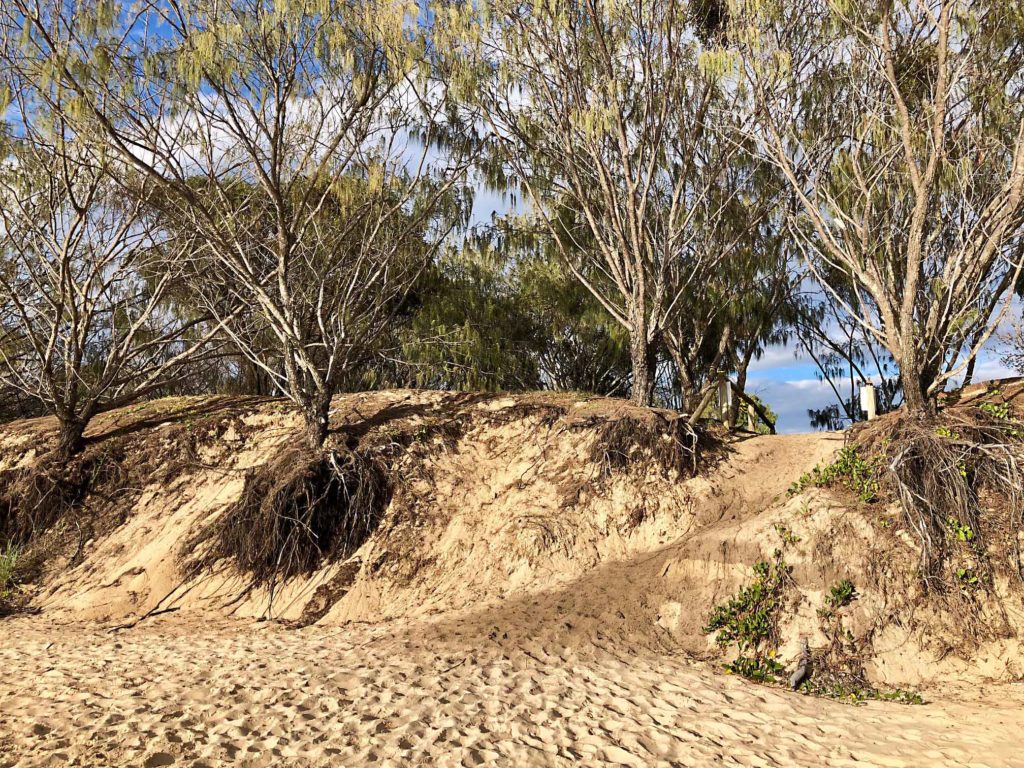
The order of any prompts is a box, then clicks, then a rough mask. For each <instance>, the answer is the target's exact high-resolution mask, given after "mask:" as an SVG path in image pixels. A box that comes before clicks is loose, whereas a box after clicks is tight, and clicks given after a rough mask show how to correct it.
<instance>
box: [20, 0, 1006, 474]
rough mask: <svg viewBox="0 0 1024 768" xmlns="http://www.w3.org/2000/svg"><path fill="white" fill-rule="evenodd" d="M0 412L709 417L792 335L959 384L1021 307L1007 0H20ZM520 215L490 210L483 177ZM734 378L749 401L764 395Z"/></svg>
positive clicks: (849, 363) (917, 385) (890, 379)
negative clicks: (393, 394)
mask: <svg viewBox="0 0 1024 768" xmlns="http://www.w3.org/2000/svg"><path fill="white" fill-rule="evenodd" d="M0 32H2V39H0V56H2V58H0V67H2V70H3V75H4V76H3V78H2V82H3V83H4V85H3V90H2V92H0V107H2V114H3V123H4V125H3V134H2V136H0V142H2V145H3V146H2V149H0V156H2V163H0V385H2V386H0V409H2V410H3V412H4V415H5V416H7V417H14V416H19V415H27V414H34V413H50V414H53V415H55V416H56V417H57V419H58V421H59V423H60V428H61V439H60V451H61V452H62V453H63V454H65V455H67V456H71V455H74V454H75V453H76V452H78V451H80V450H81V448H82V435H83V431H84V429H85V427H86V425H87V424H88V422H89V420H90V419H91V418H92V417H93V416H94V415H95V414H96V413H98V412H99V411H101V410H102V409H106V408H110V407H114V406H117V405H121V404H124V403H127V402H130V401H132V400H135V399H139V398H145V397H151V396H155V395H159V394H171V393H192V394H195V393H214V392H221V393H223V392H230V393H244V394H280V395H284V396H286V397H288V398H289V399H290V400H291V401H292V402H294V404H295V405H296V407H297V408H299V409H300V411H301V413H302V415H303V419H304V424H305V440H306V441H307V443H308V445H309V446H310V447H311V448H314V449H315V448H319V447H320V446H321V445H322V444H323V442H324V439H325V437H326V434H327V421H328V411H329V407H330V402H331V397H332V395H334V394H335V393H337V392H339V391H347V390H356V389H365V388H382V387H396V386H416V387H430V388H438V389H464V390H516V389H539V388H549V389H562V390H578V391H581V392H592V393H599V394H607V395H615V396H623V397H629V398H630V399H631V400H632V401H633V402H635V403H637V404H651V403H658V404H662V405H667V406H670V407H675V408H678V409H680V410H681V411H683V412H685V413H687V414H690V416H691V418H692V419H694V420H696V419H697V418H700V417H701V416H702V415H703V414H705V413H706V411H707V409H708V407H709V405H710V404H711V402H712V399H713V398H714V396H715V393H716V384H717V378H718V376H719V374H720V372H724V373H726V374H728V375H729V376H730V377H731V378H732V379H733V380H734V381H735V383H736V386H737V388H738V389H739V390H740V391H744V390H745V388H746V382H747V373H748V370H749V367H750V365H751V364H752V363H753V362H754V361H755V360H757V359H758V358H759V357H760V356H761V355H762V354H763V353H764V351H765V349H766V348H767V347H769V346H771V345H773V344H779V343H783V342H789V343H791V344H793V345H794V346H795V347H796V348H797V349H798V350H800V351H801V352H802V354H804V355H805V356H807V357H808V358H809V359H811V360H813V361H814V362H815V363H816V364H817V366H818V368H819V371H820V374H821V377H822V378H823V380H824V381H827V382H829V384H830V385H831V387H832V389H833V391H834V394H835V397H836V404H835V405H834V406H832V407H830V408H828V409H826V410H825V411H823V412H819V413H816V414H813V417H814V420H815V423H816V424H818V425H820V426H835V425H838V424H840V423H843V422H844V421H846V420H857V419H859V418H860V417H861V414H860V411H859V407H858V406H857V398H856V388H857V386H858V385H859V384H860V382H862V381H867V380H871V381H874V382H875V384H876V385H877V386H878V387H879V390H880V392H881V393H882V395H883V398H882V399H883V402H882V407H883V409H887V408H891V407H895V406H896V405H897V404H899V403H903V404H905V406H906V407H907V409H908V410H909V411H911V412H912V413H917V414H923V415H926V414H929V413H931V412H933V411H934V409H935V403H936V398H937V396H938V394H939V393H940V392H941V391H942V390H943V389H944V388H945V387H946V386H947V385H948V384H949V382H951V381H960V380H963V379H964V377H967V378H969V377H970V376H971V375H972V373H973V370H974V361H975V360H976V358H977V355H978V353H979V351H980V350H981V349H982V348H983V347H984V346H985V345H986V344H987V343H989V341H990V339H991V338H992V337H993V335H994V334H995V333H996V332H997V329H998V328H1000V327H1005V326H1006V325H1007V322H1008V321H1009V320H1010V313H1011V312H1012V311H1013V296H1014V293H1015V290H1017V289H1019V288H1020V286H1021V285H1022V282H1024V281H1022V280H1021V269H1022V259H1024V253H1022V249H1024V237H1022V234H1024V12H1022V11H1021V10H1020V9H1019V8H1017V7H1016V5H1015V4H1013V3H1007V2H1005V1H996V0H972V1H971V2H968V1H967V0H914V1H911V0H908V1H906V2H899V1H896V0H868V1H867V2H860V1H857V2H853V1H852V0H851V1H848V0H690V1H689V2H686V1H684V0H651V1H650V2H640V3H633V2H612V1H611V0H550V1H547V2H532V3H521V2H512V1H508V0H492V2H489V3H487V4H480V3H475V2H463V1H462V0H436V1H435V2H434V3H430V4H423V3H393V2H391V1H390V0H346V1H345V2H338V1H336V0H273V2H271V1H270V0H185V1H184V2H169V1H168V0H151V2H146V3H129V2H124V1H123V0H9V2H6V3H4V5H3V8H2V10H0ZM484 188H486V189H488V190H491V191H493V192H497V193H501V194H503V195H505V196H506V197H507V199H509V200H510V202H511V204H510V207H509V211H508V212H507V213H505V214H502V215H497V216H495V217H494V218H493V220H492V221H491V222H489V223H485V224H481V223H479V222H477V223H475V224H474V225H473V226H471V212H472V208H473V202H474V193H475V192H478V191H479V190H480V189H484ZM738 403H739V401H738V399H737V400H736V401H734V403H733V413H732V414H731V418H732V420H733V421H734V422H735V421H736V420H737V419H738V418H739V414H738V410H737V409H738Z"/></svg>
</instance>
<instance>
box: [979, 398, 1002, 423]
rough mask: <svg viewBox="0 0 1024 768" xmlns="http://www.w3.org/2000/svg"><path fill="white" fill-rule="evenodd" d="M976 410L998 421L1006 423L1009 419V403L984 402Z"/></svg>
mask: <svg viewBox="0 0 1024 768" xmlns="http://www.w3.org/2000/svg"><path fill="white" fill-rule="evenodd" d="M978 410H980V411H981V412H982V413H987V414H988V415H989V416H991V417H992V418H994V419H999V420H1000V421H1006V420H1007V419H1009V418H1010V404H1009V403H1005V402H1004V403H993V402H984V403H982V404H981V405H979V406H978Z"/></svg>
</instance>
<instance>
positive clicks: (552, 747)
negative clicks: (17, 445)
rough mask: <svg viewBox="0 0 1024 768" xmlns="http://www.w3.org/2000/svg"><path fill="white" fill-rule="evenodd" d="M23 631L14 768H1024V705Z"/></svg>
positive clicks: (287, 646) (160, 621)
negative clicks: (873, 697)
mask: <svg viewBox="0 0 1024 768" xmlns="http://www.w3.org/2000/svg"><path fill="white" fill-rule="evenodd" d="M4 629H5V632H6V642H5V643H4V646H3V648H2V649H0V669H3V670H4V674H3V676H2V678H0V701H2V702H3V706H2V711H0V765H4V766H7V765H24V766H29V765H109V766H114V765H118V766H121V765H123V766H129V765H146V766H156V765H188V766H201V765H209V766H212V765H223V764H234V765H240V766H272V765H273V766H281V765H285V766H314V765H315V766H319V765H416V766H429V765H438V766H446V765H505V766H525V765H529V766H545V765H552V766H562V765H565V766H569V765H601V764H611V765H636V766H655V765H695V766H703V765H712V764H728V765H802V766H816V765H829V766H832V765H836V766H838V765H868V766H876V765H907V766H925V765H934V766H948V765H972V766H1020V765H1022V757H1021V753H1020V749H1019V744H1018V736H1019V734H1020V732H1021V729H1022V728H1024V691H1022V690H1020V687H1019V686H1018V687H1015V688H1014V687H1011V688H1003V689H1001V690H1000V692H999V696H998V698H993V697H991V696H986V699H987V701H986V702H985V703H984V704H982V703H980V702H979V701H978V700H977V698H976V695H977V692H975V694H973V696H974V700H973V701H966V702H965V701H962V700H961V701H955V700H953V699H951V698H938V699H936V700H933V701H931V702H930V703H928V704H926V705H924V706H915V707H908V706H900V705H893V704H878V703H871V704H867V705H865V706H857V707H854V706H849V705H844V704H839V703H835V702H831V701H824V700H820V699H814V698H810V697H805V696H801V695H796V694H790V693H788V692H785V691H781V690H778V689H769V688H765V687H761V686H754V685H750V684H747V683H744V682H742V681H740V680H737V679H735V678H731V677H726V676H724V675H722V674H720V673H719V672H717V671H715V670H713V669H712V668H709V667H707V666H705V665H700V664H694V663H693V662H691V661H688V660H687V659H685V658H683V657H678V656H675V657H672V656H664V655H650V654H644V653H641V654H636V655H632V654H630V653H629V652H628V649H626V648H621V647H617V648H601V647H591V648H588V649H585V650H580V651H570V650H565V649H561V648H557V647H551V646H548V647H544V646H542V645H541V644H540V643H533V642H530V641H525V642H521V643H510V642H507V641H502V640H501V638H500V637H499V638H497V639H496V640H487V639H483V640H481V642H478V643H475V644H473V645H470V646H467V645H465V644H463V643H460V642H446V641H444V640H441V639H438V638H436V637H432V636H431V633H430V632H429V630H428V631H427V632H424V631H422V630H421V629H420V628H418V627H416V626H414V625H405V624H390V625H385V626H376V627H373V626H369V625H350V626H348V627H344V628H322V627H320V628H318V627H310V628H306V629H303V630H286V629H283V628H281V627H280V626H278V625H274V624H270V623H248V622H247V623H242V622H237V621H235V622H232V623H227V622H226V621H225V620H223V619H215V618H203V619H200V617H197V616H194V615H193V616H192V617H191V618H185V617H181V616H178V615H170V616H166V617H160V618H154V619H152V620H150V621H149V622H146V623H144V624H141V625H139V626H138V627H136V628H134V629H131V630H126V631H123V632H118V633H110V632H107V631H104V630H103V629H101V628H98V627H96V626H95V625H92V626H79V627H73V626H69V627H65V628H63V630H62V631H60V632H59V633H54V632H53V629H54V628H53V627H52V626H50V625H48V624H46V623H45V622H43V621H40V620H38V619H32V620H16V621H12V622H8V623H7V624H6V625H5V627H4ZM982 693H984V692H982Z"/></svg>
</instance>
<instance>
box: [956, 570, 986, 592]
mask: <svg viewBox="0 0 1024 768" xmlns="http://www.w3.org/2000/svg"><path fill="white" fill-rule="evenodd" d="M953 575H954V576H955V577H956V583H957V585H958V586H959V587H960V589H961V590H962V591H965V592H966V591H969V590H972V589H974V588H975V587H977V586H979V585H980V584H981V576H979V575H978V573H977V572H976V571H975V570H974V569H973V568H956V569H955V570H954V571H953Z"/></svg>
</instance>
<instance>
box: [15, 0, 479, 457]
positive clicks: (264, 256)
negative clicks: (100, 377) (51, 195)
mask: <svg viewBox="0 0 1024 768" xmlns="http://www.w3.org/2000/svg"><path fill="white" fill-rule="evenodd" d="M13 5H14V7H15V8H16V9H17V10H16V12H15V13H13V14H11V13H9V14H8V23H9V24H10V23H13V24H16V25H23V26H24V27H25V28H26V45H25V50H26V51H27V56H28V57H29V58H30V59H32V60H34V61H35V62H36V63H37V66H38V67H39V69H40V71H42V72H45V73H46V74H47V75H48V76H49V77H50V78H51V79H52V80H53V81H54V82H55V83H57V84H59V86H60V88H62V89H63V90H64V91H66V92H67V93H69V94H71V95H73V97H74V99H73V102H72V103H70V104H68V105H66V108H65V109H64V112H65V114H66V115H67V119H68V120H69V121H70V122H71V123H72V124H73V126H74V127H75V129H76V130H78V131H81V132H83V133H88V134H90V135H94V136H97V137H101V138H102V139H103V141H104V142H105V143H106V145H107V147H108V148H109V150H110V151H111V152H112V153H115V154H116V156H117V157H118V159H119V161H120V162H121V163H123V164H124V165H125V166H126V168H127V169H130V170H131V172H133V173H134V174H137V175H139V176H141V177H143V178H145V179H148V180H149V181H150V183H152V184H153V185H154V186H155V187H156V188H157V189H158V191H159V193H160V194H159V198H158V201H159V204H160V210H161V213H162V214H163V215H165V216H166V217H168V219H169V220H170V221H171V222H173V225H174V226H175V228H176V229H177V231H179V232H185V231H187V232H190V233H192V235H193V237H192V243H193V246H194V250H193V254H194V256H195V258H196V259H198V260H199V261H198V263H200V264H202V265H203V267H204V269H203V272H206V271H207V268H208V270H209V274H210V275H212V276H213V277H215V278H216V280H215V281H214V283H215V284H216V285H218V286H221V287H227V288H228V289H229V290H228V292H227V293H226V294H225V293H223V292H219V293H214V295H213V296H209V295H207V298H208V300H207V301H205V309H207V310H209V311H211V312H213V313H215V314H216V315H217V316H218V317H219V318H221V319H225V318H228V317H232V316H234V315H235V312H236V307H238V306H244V307H246V310H247V314H246V317H245V318H244V319H245V323H246V324H243V325H239V324H237V323H231V324H226V327H227V328H228V330H229V332H231V334H232V338H233V340H234V341H235V343H236V344H237V345H238V347H239V348H240V349H241V350H243V352H244V354H245V355H246V357H247V358H248V359H249V360H250V362H252V363H253V364H255V365H256V366H258V367H259V368H260V369H261V370H262V371H263V372H264V373H265V374H266V375H268V376H269V377H270V378H271V379H272V380H273V381H274V383H275V384H276V385H277V386H278V387H279V388H280V389H281V391H283V392H284V393H285V394H286V395H287V396H288V397H289V398H290V399H292V400H293V401H294V402H295V403H296V404H297V405H298V407H299V408H300V409H301V412H302V414H303V417H304V421H305V426H306V442H307V444H308V445H309V446H310V447H311V448H314V449H317V448H319V447H320V446H321V445H322V444H323V441H324V439H325V437H326V434H327V424H328V410H329V407H330V401H331V396H332V394H333V392H334V391H335V389H336V387H337V385H338V381H339V379H341V378H344V377H345V376H346V375H348V374H350V373H351V372H350V371H347V370H346V368H347V366H349V365H350V363H351V361H352V360H353V359H354V357H358V355H359V354H360V353H361V351H362V350H363V349H364V348H365V347H366V346H367V345H369V344H371V343H372V341H373V339H374V337H375V334H376V333H378V331H379V329H380V327H381V323H382V321H383V320H384V318H386V317H387V313H388V312H389V311H390V309H389V308H390V307H391V306H392V305H393V304H394V301H395V300H396V299H398V298H400V297H401V296H402V295H403V294H404V293H405V292H406V291H408V289H409V288H410V286H411V285H412V284H413V283H414V282H415V280H416V279H417V276H418V274H419V271H420V270H421V269H422V268H423V266H424V265H425V263H426V261H425V260H423V259H421V260H420V261H419V262H418V263H414V262H413V261H411V260H410V259H409V258H408V256H409V253H410V248H409V243H410V241H413V242H415V243H416V244H418V245H421V244H422V243H423V242H424V241H426V242H428V243H431V244H432V245H433V246H436V245H438V244H439V243H441V242H442V241H443V240H444V239H445V238H446V237H447V235H448V234H449V233H450V232H451V230H452V229H453V228H454V227H455V226H457V225H458V224H459V223H460V222H461V221H462V219H463V216H464V213H463V211H464V210H465V207H466V206H465V203H466V202H467V197H466V195H465V194H464V190H463V188H462V187H461V186H460V183H461V180H462V178H463V171H464V169H465V167H466V164H467V162H468V158H469V157H470V156H471V154H472V146H471V144H470V143H468V142H459V141H458V140H455V139H454V138H453V137H455V136H456V132H455V130H454V128H455V127H456V126H453V125H452V123H451V121H450V120H447V119H445V118H446V114H445V105H446V100H447V99H446V96H447V94H446V91H445V88H444V86H443V84H441V83H439V82H437V81H434V80H431V78H430V71H429V70H430V67H429V65H430V62H429V58H426V54H427V51H426V47H425V33H424V30H423V28H422V27H421V26H420V25H419V24H418V23H417V19H416V17H415V9H414V8H410V7H408V6H405V5H401V4H393V3H390V2H384V0H354V1H353V2H345V3H323V2H319V0H292V1H291V2H271V1H270V0H228V1H227V2H221V1H219V0H191V1H190V2H186V3H171V2H154V3H146V4H143V5H141V6H136V5H127V4H125V5H119V4H116V2H115V0H94V1H92V2H84V3H73V2H69V1H66V0H15V2H14V3H13ZM442 145H444V147H445V148H446V151H443V152H442V151H440V149H439V148H440V147H441V146H442ZM193 274H196V275H199V276H200V278H201V279H203V277H204V275H203V274H202V273H201V272H200V271H199V270H193ZM253 331H255V332H253ZM255 340H258V341H259V342H260V343H255ZM268 340H272V344H270V345H265V342H267V341H268Z"/></svg>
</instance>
